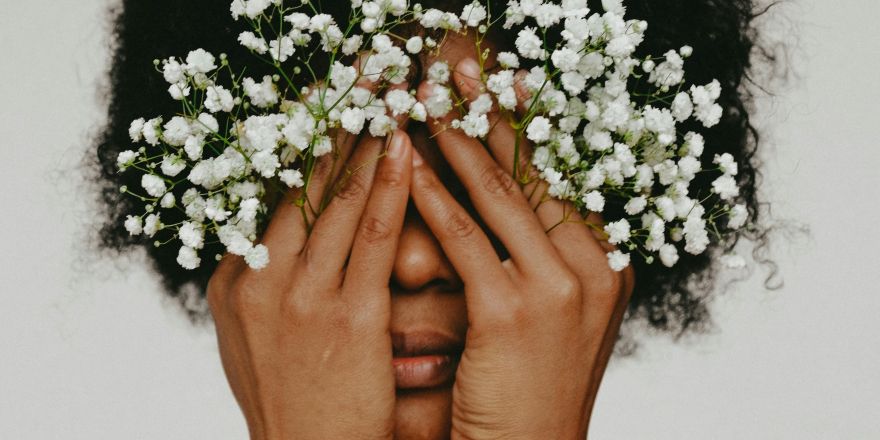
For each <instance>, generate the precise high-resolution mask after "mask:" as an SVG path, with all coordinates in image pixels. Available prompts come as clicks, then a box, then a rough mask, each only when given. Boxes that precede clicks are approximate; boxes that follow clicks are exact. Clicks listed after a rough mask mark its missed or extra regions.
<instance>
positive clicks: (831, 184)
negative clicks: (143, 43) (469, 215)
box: [0, 0, 880, 440]
mask: <svg viewBox="0 0 880 440" xmlns="http://www.w3.org/2000/svg"><path fill="white" fill-rule="evenodd" d="M0 4H2V9H0V11H2V12H0V97H2V104H0V127H2V130H0V133H3V136H2V141H0V182H2V186H0V188H2V191H0V210H2V211H0V214H2V215H0V246H2V248H0V249H2V252H0V274H2V277H3V278H2V283H0V285H2V287H0V289H2V291H3V294H2V302H0V438H3V439H50V438H52V439H55V438H59V439H61V438H63V439H116V438H125V439H200V438H213V439H240V438H244V436H245V430H244V425H243V422H242V420H241V417H240V415H239V412H238V408H237V407H236V405H235V403H234V401H233V400H232V397H231V395H230V393H229V391H228V389H227V385H226V382H225V379H224V377H223V373H222V370H221V367H220V364H219V361H218V358H217V355H216V344H215V342H214V339H213V334H212V330H211V329H210V328H208V327H193V326H191V325H189V323H188V322H187V321H186V320H185V319H183V318H182V317H181V316H180V315H179V314H176V313H175V312H174V309H173V308H172V307H170V305H169V304H168V303H167V302H166V301H165V300H163V299H162V298H161V296H160V295H159V294H158V292H159V286H158V285H157V282H156V281H155V279H154V278H153V276H152V275H151V274H149V273H147V272H146V271H144V270H142V269H139V267H141V261H142V260H141V258H140V257H139V256H135V257H134V258H133V264H131V265H129V264H127V262H125V261H122V262H116V265H114V264H113V263H111V262H108V261H103V262H99V263H94V257H93V256H89V255H88V253H87V251H86V250H85V249H86V248H85V246H84V245H83V240H85V237H86V235H85V233H84V232H83V231H86V230H87V229H88V228H89V227H91V226H92V223H93V222H94V219H93V218H92V217H90V212H89V210H88V207H87V205H85V202H86V201H87V200H88V197H87V196H86V195H84V194H83V191H84V188H85V186H84V183H83V181H82V178H81V177H80V176H79V175H78V174H77V173H76V171H75V170H76V168H77V167H78V164H79V162H80V160H81V157H82V156H83V154H84V151H85V150H84V149H85V148H87V145H88V139H89V135H91V134H92V133H93V132H94V130H95V129H96V127H97V126H98V125H99V121H100V118H101V116H102V112H101V110H100V101H99V100H98V98H97V96H98V93H97V86H98V85H99V84H100V80H101V74H102V72H103V71H104V69H105V68H106V63H107V51H106V48H107V37H106V29H107V26H106V24H105V23H106V18H105V7H106V6H107V4H108V3H107V1H106V0H54V1H52V2H51V3H50V2H47V1H45V0H43V1H11V0H0ZM780 11H781V12H783V13H784V15H785V16H787V21H781V20H777V21H776V23H775V24H774V29H775V30H777V31H779V32H780V33H781V34H782V35H786V39H787V41H789V43H790V46H791V49H792V50H791V58H792V62H793V69H794V72H795V73H796V74H797V76H796V77H795V78H793V79H792V80H791V81H789V83H788V85H787V86H785V87H783V88H778V89H777V91H778V92H779V94H780V96H779V97H777V98H775V99H764V100H762V111H761V113H760V114H759V115H758V117H757V121H758V122H759V123H760V124H761V126H763V127H768V128H770V129H772V133H771V136H770V138H768V139H769V141H768V145H769V144H773V145H774V147H773V148H772V149H770V150H767V151H766V152H765V156H764V157H765V160H766V161H767V167H766V170H765V174H766V183H767V185H766V190H767V195H768V198H769V199H770V200H771V202H772V204H773V207H774V213H775V215H776V217H777V218H778V219H780V220H797V221H799V222H802V223H805V224H807V225H809V227H810V228H811V230H812V233H811V235H810V236H809V238H800V239H798V240H795V241H789V240H788V239H787V238H786V237H784V236H781V237H779V238H778V241H777V246H776V257H777V258H778V260H779V261H780V264H781V269H782V271H783V274H784V276H785V282H786V284H785V288H784V289H783V290H781V291H777V292H766V291H763V290H762V289H761V283H760V280H759V279H758V278H757V277H755V278H754V279H753V280H751V281H749V282H746V283H742V284H739V285H737V286H735V287H734V288H733V289H731V290H730V291H728V292H726V293H725V294H724V295H722V296H720V297H719V300H718V301H716V303H715V305H714V310H715V316H716V324H717V326H716V331H715V332H713V333H712V334H710V335H708V336H704V337H701V338H696V339H689V340H686V341H681V342H679V343H677V344H673V343H671V342H669V341H668V340H667V339H662V338H661V339H657V340H654V339H648V340H646V341H644V343H643V350H642V351H641V352H640V353H639V354H638V355H637V356H636V357H634V358H628V359H620V360H616V361H614V362H613V363H612V365H611V367H610V369H609V372H608V374H607V375H606V379H605V382H604V384H603V388H602V391H601V393H600V397H599V402H598V404H597V409H596V413H595V416H594V426H593V428H592V435H591V438H593V439H600V440H601V439H615V440H616V439H706V438H712V439H876V438H880V427H878V424H880V418H878V417H880V403H878V395H880V324H878V320H880V292H878V285H880V266H878V264H877V248H878V245H880V240H878V238H877V229H876V228H877V226H876V225H877V222H876V219H877V218H878V216H880V208H878V205H877V203H878V201H880V197H878V187H880V177H878V176H880V173H878V171H877V170H878V168H880V167H878V165H880V163H878V162H880V161H878V159H880V153H878V150H877V146H876V135H875V133H876V132H875V131H874V130H875V129H876V127H877V125H878V123H877V110H876V109H877V102H878V101H880V93H878V79H880V77H878V74H877V72H878V70H880V47H878V41H880V31H878V30H877V29H878V27H877V25H876V21H877V18H878V17H880V13H878V12H880V7H878V6H877V3H876V2H875V1H873V0H845V1H840V2H831V1H825V0H800V1H794V0H793V1H791V2H789V4H788V5H786V6H784V7H783V8H782V9H780ZM64 170H68V171H64ZM116 266H118V267H122V268H124V269H125V271H124V272H122V271H120V270H118V269H117V268H116Z"/></svg>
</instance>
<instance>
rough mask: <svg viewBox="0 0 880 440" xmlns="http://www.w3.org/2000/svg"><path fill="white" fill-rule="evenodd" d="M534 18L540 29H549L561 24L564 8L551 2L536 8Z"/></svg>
mask: <svg viewBox="0 0 880 440" xmlns="http://www.w3.org/2000/svg"><path fill="white" fill-rule="evenodd" d="M534 17H535V21H536V22H537V23H538V27H542V28H547V27H550V26H553V25H554V24H556V23H559V20H560V19H561V18H562V8H561V7H559V5H556V4H554V3H551V2H547V3H543V4H541V5H540V6H538V7H537V8H535V14H534Z"/></svg>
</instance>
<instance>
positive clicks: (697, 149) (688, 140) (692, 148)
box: [684, 131, 705, 157]
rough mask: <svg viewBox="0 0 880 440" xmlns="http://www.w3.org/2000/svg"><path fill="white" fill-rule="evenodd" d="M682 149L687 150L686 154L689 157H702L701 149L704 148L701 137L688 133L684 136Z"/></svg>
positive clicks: (697, 134)
mask: <svg viewBox="0 0 880 440" xmlns="http://www.w3.org/2000/svg"><path fill="white" fill-rule="evenodd" d="M684 147H685V148H687V154H688V155H689V156H694V157H700V156H702V155H703V148H704V147H705V141H704V140H703V135H701V134H699V133H694V132H692V131H689V132H688V133H687V134H685V135H684Z"/></svg>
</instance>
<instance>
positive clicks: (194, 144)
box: [183, 136, 204, 161]
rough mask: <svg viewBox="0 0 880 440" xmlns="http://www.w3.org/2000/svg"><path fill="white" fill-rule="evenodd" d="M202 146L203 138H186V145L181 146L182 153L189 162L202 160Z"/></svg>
mask: <svg viewBox="0 0 880 440" xmlns="http://www.w3.org/2000/svg"><path fill="white" fill-rule="evenodd" d="M203 146H204V138H202V137H201V136H190V137H188V138H186V143H184V144H183V151H184V152H185V153H186V157H188V158H189V160H193V161H195V160H199V159H201V158H202V152H203V148H202V147H203Z"/></svg>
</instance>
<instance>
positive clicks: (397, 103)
mask: <svg viewBox="0 0 880 440" xmlns="http://www.w3.org/2000/svg"><path fill="white" fill-rule="evenodd" d="M415 103H416V99H415V98H413V96H412V95H410V94H409V92H407V91H406V90H400V89H394V90H389V91H388V92H387V93H385V104H386V105H387V106H388V109H389V110H391V114H392V115H393V116H397V115H402V114H406V113H409V111H410V109H411V108H412V106H413V105H414V104H415Z"/></svg>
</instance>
